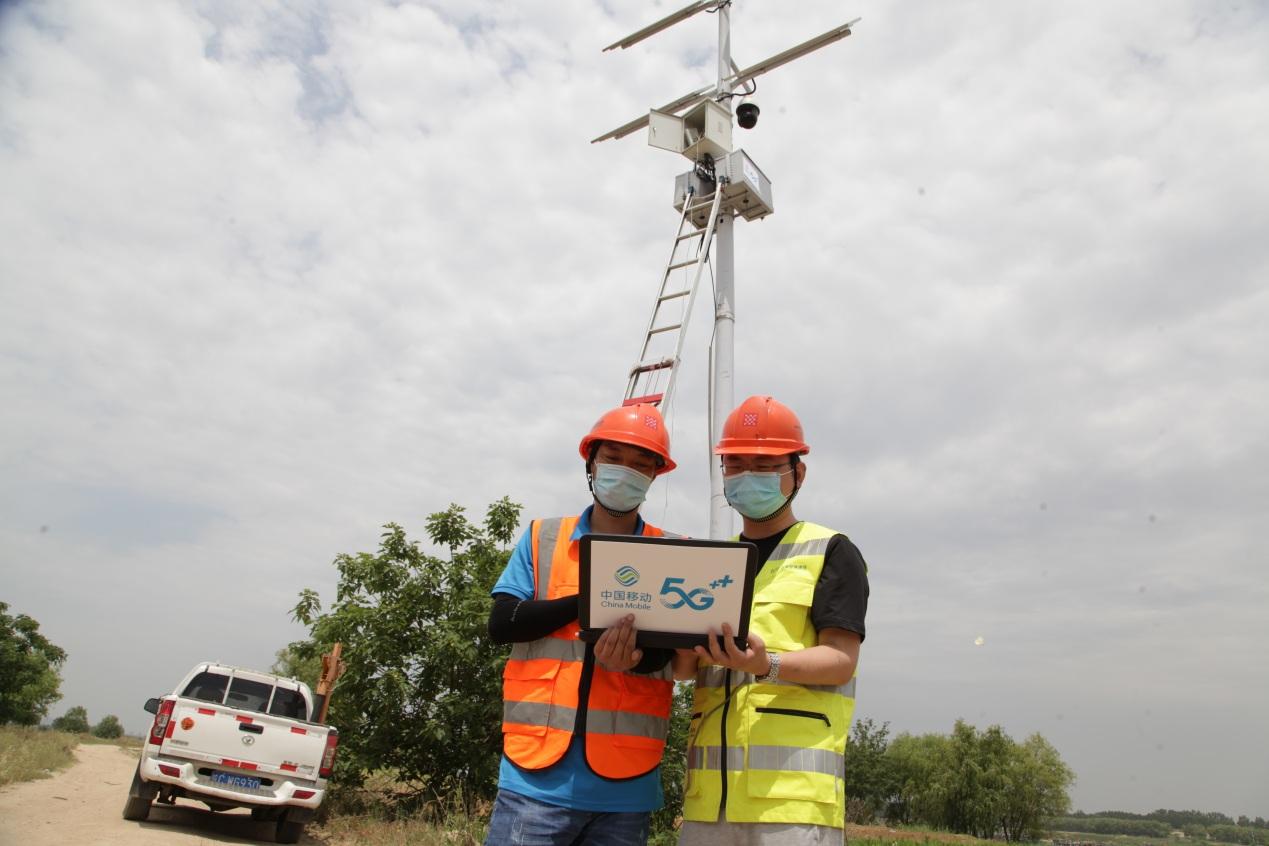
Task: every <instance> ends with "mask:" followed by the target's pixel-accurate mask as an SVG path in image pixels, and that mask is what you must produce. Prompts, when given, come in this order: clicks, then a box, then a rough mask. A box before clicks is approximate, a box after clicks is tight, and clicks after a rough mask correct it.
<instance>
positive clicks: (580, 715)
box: [502, 517, 674, 779]
mask: <svg viewBox="0 0 1269 846" xmlns="http://www.w3.org/2000/svg"><path fill="white" fill-rule="evenodd" d="M578 519H579V518H577V517H566V518H555V519H550V520H535V521H534V522H533V524H532V526H531V528H530V532H531V537H532V544H531V547H532V554H533V576H534V598H535V599H555V598H558V597H561V596H571V595H573V594H575V593H576V592H577V581H578V579H577V576H578V566H577V550H578V544H577V543H575V542H574V541H573V539H572V535H573V533H574V531H575V530H576V528H577V524H578ZM643 534H644V535H648V536H658V535H661V534H662V533H661V530H660V529H657V528H655V527H653V526H649V525H648V524H646V523H645V524H644V526H643ZM587 650H588V647H587V645H586V644H585V643H584V642H582V641H581V640H579V639H578V625H577V621H576V620H574V621H573V622H571V623H569V624H568V625H566V626H563V627H562V628H560V629H557V630H556V631H554V632H552V633H551V634H550V635H548V636H546V637H544V638H541V639H540V640H536V641H532V642H529V643H517V644H514V645H513V646H512V648H511V656H510V657H509V658H508V659H507V665H506V668H505V669H504V670H503V706H502V715H503V716H502V721H503V725H502V730H503V751H504V753H505V754H506V756H507V757H508V758H509V759H510V760H511V761H512V762H514V763H515V764H516V765H517V766H519V767H521V768H523V769H527V770H539V769H544V768H546V767H549V766H551V765H552V764H555V763H556V762H558V761H559V760H560V759H561V758H562V757H564V753H565V752H566V751H567V750H568V747H569V744H570V743H571V742H572V740H573V735H574V732H575V730H576V727H577V726H578V724H579V723H580V722H581V721H582V720H584V721H585V726H586V737H585V757H586V760H587V763H588V764H589V766H590V767H591V769H592V770H594V771H595V772H596V773H598V774H599V775H601V776H604V777H605V778H612V779H625V778H635V777H638V776H641V775H644V774H646V773H648V772H651V771H652V770H654V769H656V767H657V765H658V764H659V763H660V761H661V754H662V752H663V751H664V749H665V737H666V734H667V732H668V730H669V723H670V708H671V702H672V697H673V692H674V682H673V667H671V666H669V665H667V666H666V667H665V668H664V669H663V670H660V671H658V672H656V673H647V674H636V673H610V672H608V671H607V670H605V669H604V668H603V667H600V666H598V665H597V664H595V662H594V660H593V659H592V660H591V661H589V662H588V661H587V660H586V657H587ZM588 674H589V680H590V693H589V697H588V699H587V702H586V704H585V705H584V706H583V705H582V704H580V703H579V702H578V694H579V692H580V690H581V688H582V687H584V686H585V684H584V682H585V677H586V675H588Z"/></svg>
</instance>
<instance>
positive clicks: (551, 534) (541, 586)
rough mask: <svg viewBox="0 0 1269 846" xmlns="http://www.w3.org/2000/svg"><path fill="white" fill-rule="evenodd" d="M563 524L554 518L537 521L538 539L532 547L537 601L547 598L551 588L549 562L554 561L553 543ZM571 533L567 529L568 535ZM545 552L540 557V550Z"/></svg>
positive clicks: (557, 537) (570, 529)
mask: <svg viewBox="0 0 1269 846" xmlns="http://www.w3.org/2000/svg"><path fill="white" fill-rule="evenodd" d="M563 522H564V520H563V518H560V517H555V518H553V519H551V520H539V521H538V539H537V543H536V544H534V546H533V569H534V573H533V583H534V585H535V586H536V587H535V590H536V591H537V593H536V594H535V596H536V597H537V598H538V599H546V598H547V595H546V594H547V590H548V589H549V588H550V586H551V562H552V561H553V560H554V559H555V543H556V541H557V540H558V539H559V536H560V524H562V523H563ZM572 533H573V530H572V528H571V527H570V528H569V534H570V535H571V534H572ZM544 549H545V550H546V555H545V556H544V555H542V550H544Z"/></svg>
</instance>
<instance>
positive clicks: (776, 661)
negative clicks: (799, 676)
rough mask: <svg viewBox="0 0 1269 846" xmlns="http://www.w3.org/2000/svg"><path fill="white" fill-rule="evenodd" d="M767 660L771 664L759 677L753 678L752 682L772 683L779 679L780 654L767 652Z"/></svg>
mask: <svg viewBox="0 0 1269 846" xmlns="http://www.w3.org/2000/svg"><path fill="white" fill-rule="evenodd" d="M767 660H769V661H770V662H771V663H770V664H769V665H768V666H767V671H766V672H765V673H763V674H762V675H760V676H754V677H753V678H754V681H760V682H774V681H776V680H778V679H779V678H780V653H779V652H768V653H767Z"/></svg>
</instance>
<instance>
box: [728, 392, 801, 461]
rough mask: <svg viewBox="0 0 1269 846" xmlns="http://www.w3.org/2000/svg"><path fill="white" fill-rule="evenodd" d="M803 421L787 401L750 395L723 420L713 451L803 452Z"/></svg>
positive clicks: (730, 452)
mask: <svg viewBox="0 0 1269 846" xmlns="http://www.w3.org/2000/svg"><path fill="white" fill-rule="evenodd" d="M810 451H811V448H810V447H809V446H807V445H806V441H804V440H802V424H801V423H800V422H798V416H797V415H796V414H794V413H793V410H792V409H790V408H789V407H788V406H787V405H785V404H784V403H781V402H777V401H776V400H774V399H772V398H771V397H750V398H749V399H747V400H745V401H744V402H742V403H741V404H740V405H738V406H736V410H735V411H733V412H732V413H731V414H730V415H728V417H727V422H726V423H724V424H723V437H722V439H721V440H719V442H718V446H716V447H714V454H715V455H788V454H790V453H797V454H798V455H806V454H807V453H808V452H810Z"/></svg>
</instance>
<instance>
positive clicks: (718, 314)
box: [709, 3, 736, 540]
mask: <svg viewBox="0 0 1269 846" xmlns="http://www.w3.org/2000/svg"><path fill="white" fill-rule="evenodd" d="M731 74H732V69H731V4H730V3H724V4H722V5H721V6H719V7H718V86H717V94H718V95H719V96H721V95H723V94H730V93H731V84H730V83H728V82H726V81H725V80H726V79H727V77H729V76H731ZM720 103H722V104H723V105H724V106H726V107H727V111H728V112H731V99H730V98H727V99H723V100H720ZM717 190H719V191H721V190H722V186H721V185H720V186H718V188H717ZM732 223H733V215H732V213H731V212H730V211H724V212H722V213H721V219H720V220H719V221H718V229H717V231H716V232H715V233H714V243H715V244H716V245H717V247H716V252H715V256H716V257H717V260H718V274H717V277H716V278H715V280H714V340H713V345H714V354H713V355H712V356H711V357H710V358H711V360H712V362H713V368H714V372H713V374H712V378H711V380H710V381H711V383H712V385H713V396H712V397H711V398H710V405H709V417H710V419H709V434H710V442H709V447H710V450H709V468H710V470H709V536H710V537H711V538H714V539H715V540H721V539H723V538H730V537H731V536H732V530H731V526H732V517H731V507H730V506H728V505H727V499H726V498H725V497H724V496H723V471H722V468H721V467H720V466H719V462H718V459H717V458H716V457H715V456H714V449H713V447H714V444H716V443H718V439H719V438H721V437H722V434H723V421H724V420H725V419H727V415H728V414H729V413H731V409H732V406H733V405H735V398H734V396H733V391H732V366H733V361H734V357H735V356H734V350H733V340H732V331H733V329H734V327H735V323H736V313H735V309H734V306H733V303H734V301H735V286H736V279H735V268H736V261H735V259H736V256H735V242H734V241H733V238H732V236H733V234H734V233H733V229H732Z"/></svg>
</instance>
